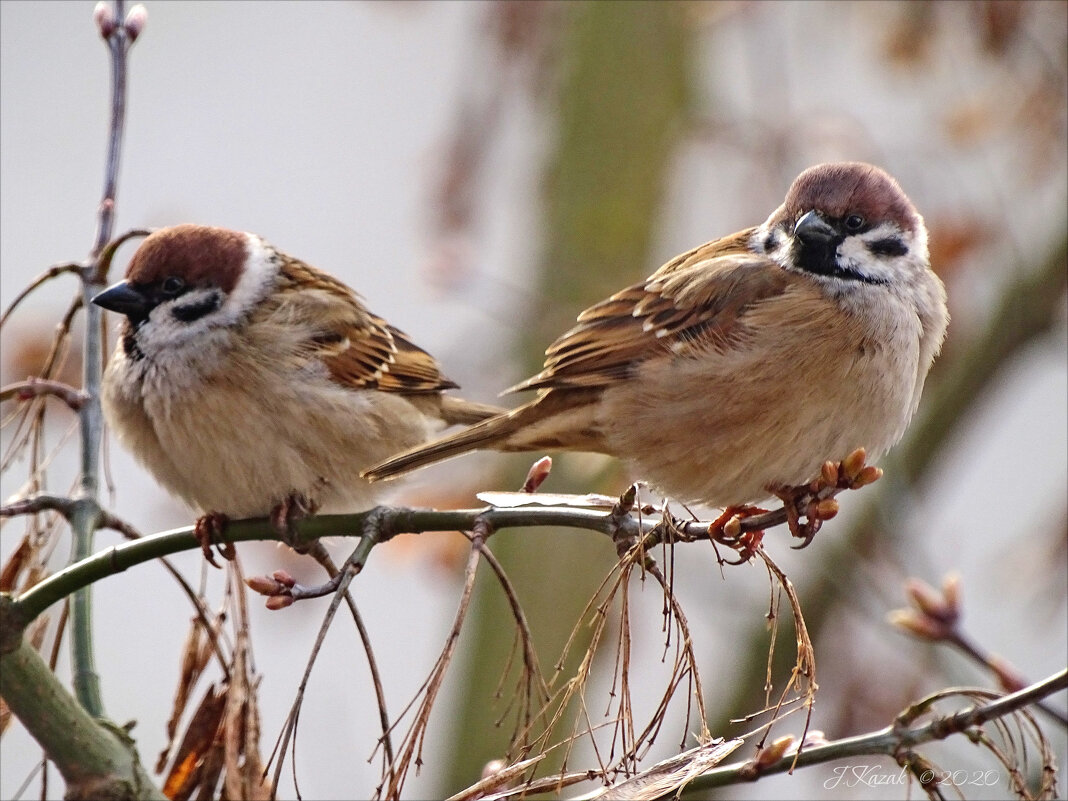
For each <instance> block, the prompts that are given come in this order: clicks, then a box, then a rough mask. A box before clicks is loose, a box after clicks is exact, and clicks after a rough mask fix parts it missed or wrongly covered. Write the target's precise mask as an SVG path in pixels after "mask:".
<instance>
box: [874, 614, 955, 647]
mask: <svg viewBox="0 0 1068 801" xmlns="http://www.w3.org/2000/svg"><path fill="white" fill-rule="evenodd" d="M886 619H887V620H888V621H889V622H890V625H891V626H895V627H896V628H899V629H901V630H902V631H905V632H908V633H909V634H912V635H913V636H915V637H919V638H920V639H921V640H934V641H938V640H942V639H945V636H946V627H945V626H944V625H943V624H941V623H939V622H938V621H937V620H935V619H934V618H930V617H927V616H926V615H921V614H917V613H916V611H915V610H912V609H895V610H893V611H892V612H890V613H889V614H888V615H887V616H886Z"/></svg>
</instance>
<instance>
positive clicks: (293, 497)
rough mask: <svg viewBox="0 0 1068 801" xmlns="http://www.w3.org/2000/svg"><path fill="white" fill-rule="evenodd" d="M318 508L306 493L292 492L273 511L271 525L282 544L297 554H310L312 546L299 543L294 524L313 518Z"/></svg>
mask: <svg viewBox="0 0 1068 801" xmlns="http://www.w3.org/2000/svg"><path fill="white" fill-rule="evenodd" d="M318 508H319V505H318V504H317V503H316V502H315V501H313V500H311V499H310V498H308V496H306V495H305V494H304V493H302V492H291V493H289V495H287V496H286V497H285V498H284V499H283V500H282V502H281V503H280V504H278V505H277V506H276V507H274V509H272V510H271V525H272V526H274V530H275V531H277V532H278V535H279V536H280V537H281V538H282V542H284V543H285V544H286V545H288V546H289V547H290V548H292V549H293V550H294V551H296V552H297V553H308V551H309V550H310V548H311V546H309V545H307V544H304V543H300V542H297V538H296V534H297V532H296V529H295V528H294V524H295V523H296V522H297V521H298V520H303V519H304V518H306V517H311V516H312V515H313V514H315V512H316V510H317V509H318Z"/></svg>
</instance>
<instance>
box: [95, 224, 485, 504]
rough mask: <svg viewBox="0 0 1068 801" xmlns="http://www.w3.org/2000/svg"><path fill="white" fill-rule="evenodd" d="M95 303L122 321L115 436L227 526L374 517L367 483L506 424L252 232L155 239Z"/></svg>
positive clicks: (330, 284)
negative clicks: (368, 475)
mask: <svg viewBox="0 0 1068 801" xmlns="http://www.w3.org/2000/svg"><path fill="white" fill-rule="evenodd" d="M93 302H94V303H96V304H98V305H100V306H102V307H104V308H105V309H109V310H111V311H114V312H119V313H120V314H124V315H125V316H126V320H125V321H124V323H123V326H122V332H121V336H120V340H119V344H118V347H117V349H116V350H115V353H114V355H113V356H112V358H111V361H110V363H109V364H108V366H107V369H106V371H105V373H104V379H103V391H102V402H103V408H104V413H105V416H106V418H107V421H108V423H109V425H110V426H111V428H112V429H113V430H114V431H115V432H116V433H117V434H118V437H119V440H120V441H121V442H122V444H123V445H125V446H126V447H127V448H128V449H129V450H130V451H131V452H132V453H133V454H134V455H135V456H136V457H137V458H138V459H139V460H140V461H141V462H142V463H143V464H144V465H145V466H146V467H147V468H148V469H149V471H150V472H151V473H152V474H153V475H154V476H155V477H156V479H157V480H158V481H159V482H160V483H161V484H163V485H164V486H165V487H166V488H167V489H168V490H170V491H171V492H173V493H174V494H176V495H178V496H180V497H181V498H183V499H184V500H186V501H187V502H188V503H190V504H191V505H193V506H194V507H196V508H198V509H200V510H201V511H203V512H206V513H212V514H215V515H216V516H217V517H220V518H221V517H226V516H228V517H252V516H262V515H267V514H272V515H279V514H280V515H281V517H282V518H283V519H284V518H287V517H288V516H290V514H291V513H292V512H294V511H296V512H301V513H303V512H308V511H313V510H316V509H320V508H324V507H325V508H327V509H335V510H346V511H354V510H359V509H366V508H368V507H370V506H371V505H373V503H374V498H375V495H376V494H377V493H375V492H374V491H373V490H375V489H376V488H373V487H371V486H370V485H369V484H368V482H367V481H366V480H364V479H363V478H361V477H360V471H361V470H363V469H364V468H366V467H367V466H369V465H371V464H374V463H375V462H377V461H380V460H382V459H384V458H385V457H387V456H389V455H390V454H392V453H396V452H397V451H398V450H401V449H404V448H408V447H411V446H413V445H416V444H418V443H421V442H425V441H426V440H427V439H428V438H429V436H430V435H431V434H432V433H433V432H434V431H435V430H438V429H440V428H442V427H443V424H456V423H465V424H466V423H473V422H476V421H478V420H482V419H485V418H486V417H488V416H490V415H492V414H494V413H496V412H499V411H501V410H500V409H499V408H497V407H491V406H483V405H479V404H473V403H469V402H467V401H464V400H460V399H458V398H453V397H449V396H447V395H445V394H443V390H446V389H449V388H452V387H455V386H456V385H455V384H454V383H453V382H451V381H450V380H449V379H447V378H445V376H443V375H442V373H441V370H440V368H439V366H438V363H437V362H436V361H435V360H434V359H433V357H431V356H430V355H429V354H428V353H426V352H425V351H423V350H422V349H420V348H418V347H416V346H415V345H414V344H412V342H411V341H410V340H409V339H408V337H407V336H406V335H405V334H404V333H403V332H401V331H399V330H398V329H396V328H394V327H393V326H391V325H389V324H388V323H387V322H386V321H385V320H383V319H382V318H380V317H377V316H376V315H374V314H372V313H371V312H370V311H369V310H368V309H367V307H366V306H364V304H363V302H362V301H361V299H360V298H359V296H358V295H357V294H356V293H355V292H354V291H353V290H352V289H350V288H349V287H348V286H346V285H345V284H343V283H342V282H341V281H338V280H337V279H336V278H333V277H332V276H330V275H327V274H326V273H324V272H321V271H320V270H317V269H315V268H314V267H311V266H309V265H308V264H305V263H304V262H302V261H300V260H298V259H295V258H293V257H291V256H287V255H286V254H284V253H282V252H281V251H279V250H277V249H275V248H274V247H272V246H271V245H270V244H268V243H267V242H265V241H264V240H263V239H261V238H260V237H258V236H255V235H254V234H248V233H241V232H238V231H231V230H227V229H225V228H212V227H208V226H203V225H178V226H175V227H172V228H164V229H162V230H159V231H156V232H155V233H153V234H151V235H150V236H149V237H148V238H146V239H145V241H144V242H143V243H142V244H141V246H140V248H138V250H137V252H136V253H135V254H134V256H133V258H132V259H131V260H130V264H129V267H128V269H127V271H126V278H125V280H123V281H120V282H118V283H117V284H114V285H113V286H111V287H109V288H108V289H106V290H104V291H103V292H101V293H100V294H99V295H97V296H96V297H95V298H93ZM276 522H277V521H276Z"/></svg>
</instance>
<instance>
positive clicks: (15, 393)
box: [0, 377, 86, 411]
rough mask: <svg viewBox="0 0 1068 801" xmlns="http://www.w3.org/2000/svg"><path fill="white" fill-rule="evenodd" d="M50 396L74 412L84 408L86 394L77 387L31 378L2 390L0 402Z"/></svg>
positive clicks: (0, 391)
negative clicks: (10, 399)
mask: <svg viewBox="0 0 1068 801" xmlns="http://www.w3.org/2000/svg"><path fill="white" fill-rule="evenodd" d="M48 395H50V396H52V397H54V398H59V399H60V400H61V401H63V402H64V403H65V404H67V406H69V407H70V408H71V409H73V410H74V411H78V410H79V409H81V408H82V405H83V404H84V403H85V398H86V396H85V393H84V392H82V391H81V390H80V389H78V388H77V387H72V386H71V385H70V384H64V383H63V382H62V381H51V380H49V379H45V378H33V377H31V378H28V379H26V380H25V381H18V382H16V383H14V384H8V385H7V386H6V387H3V388H0V401H6V400H8V399H9V398H17V399H18V400H29V399H30V398H36V397H42V396H48Z"/></svg>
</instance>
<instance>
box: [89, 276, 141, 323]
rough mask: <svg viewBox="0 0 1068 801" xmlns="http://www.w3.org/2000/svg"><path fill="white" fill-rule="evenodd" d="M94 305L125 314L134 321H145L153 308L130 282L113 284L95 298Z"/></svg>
mask: <svg viewBox="0 0 1068 801" xmlns="http://www.w3.org/2000/svg"><path fill="white" fill-rule="evenodd" d="M93 303H95V304H96V305H97V306H100V307H102V308H105V309H107V310H108V311H113V312H118V313H119V314H125V315H126V316H127V317H129V318H130V319H132V320H137V319H144V318H145V317H147V316H148V313H149V311H151V308H152V307H151V305H150V303H149V300H148V298H146V297H145V296H144V295H143V294H142V293H141V291H140V290H138V289H135V288H134V286H133V285H132V284H130V282H129V281H119V282H118V283H117V284H112V285H111V286H109V287H108V288H107V289H105V290H104V291H103V292H101V293H100V294H99V295H97V296H96V297H94V298H93Z"/></svg>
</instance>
